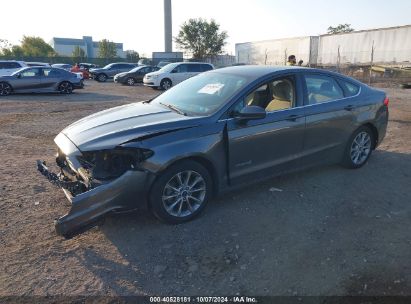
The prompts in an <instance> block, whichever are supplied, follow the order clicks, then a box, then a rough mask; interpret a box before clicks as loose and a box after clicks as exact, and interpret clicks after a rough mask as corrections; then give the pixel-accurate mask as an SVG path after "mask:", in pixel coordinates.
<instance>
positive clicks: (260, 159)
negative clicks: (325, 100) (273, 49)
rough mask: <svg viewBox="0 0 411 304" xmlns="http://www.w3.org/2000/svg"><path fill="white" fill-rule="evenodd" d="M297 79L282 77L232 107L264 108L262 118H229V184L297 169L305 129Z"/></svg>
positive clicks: (261, 86)
mask: <svg viewBox="0 0 411 304" xmlns="http://www.w3.org/2000/svg"><path fill="white" fill-rule="evenodd" d="M297 87H300V85H298V86H297V78H296V77H295V76H284V77H280V78H275V79H273V80H271V81H269V82H267V83H264V84H262V85H260V86H259V87H258V88H255V89H254V90H252V91H251V92H250V93H248V94H247V95H246V96H244V98H242V100H240V102H239V103H238V104H237V105H235V107H234V109H233V110H232V111H233V112H234V116H235V112H236V111H239V110H240V109H241V108H242V107H244V106H247V105H248V106H251V105H252V106H259V107H262V108H265V110H266V112H267V115H266V118H264V119H259V120H249V121H247V122H241V121H238V120H236V119H235V118H232V119H228V121H227V132H228V142H229V144H228V146H229V172H230V181H231V183H232V184H233V185H234V184H238V183H243V182H247V181H250V180H254V179H259V178H264V177H267V176H274V175H278V174H281V173H284V172H288V171H291V170H294V169H295V168H298V166H299V165H300V162H299V160H300V157H301V153H302V149H303V139H304V130H305V117H304V112H303V111H304V109H303V108H302V107H300V106H299V105H301V104H302V94H301V92H300V90H297Z"/></svg>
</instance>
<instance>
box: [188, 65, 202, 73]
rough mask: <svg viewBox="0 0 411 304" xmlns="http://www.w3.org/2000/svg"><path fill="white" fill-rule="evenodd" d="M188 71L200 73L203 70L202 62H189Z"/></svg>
mask: <svg viewBox="0 0 411 304" xmlns="http://www.w3.org/2000/svg"><path fill="white" fill-rule="evenodd" d="M188 72H189V73H200V72H202V69H201V65H200V64H189V65H188Z"/></svg>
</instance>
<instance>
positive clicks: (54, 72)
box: [43, 69, 61, 77]
mask: <svg viewBox="0 0 411 304" xmlns="http://www.w3.org/2000/svg"><path fill="white" fill-rule="evenodd" d="M60 74H61V73H60V71H58V70H55V69H43V75H44V76H45V77H56V76H59V75H60Z"/></svg>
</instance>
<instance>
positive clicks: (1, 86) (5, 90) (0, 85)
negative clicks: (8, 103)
mask: <svg viewBox="0 0 411 304" xmlns="http://www.w3.org/2000/svg"><path fill="white" fill-rule="evenodd" d="M11 91H12V89H11V85H9V84H8V83H7V82H0V96H7V95H10V94H11Z"/></svg>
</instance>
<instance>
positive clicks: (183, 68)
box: [143, 62, 214, 90]
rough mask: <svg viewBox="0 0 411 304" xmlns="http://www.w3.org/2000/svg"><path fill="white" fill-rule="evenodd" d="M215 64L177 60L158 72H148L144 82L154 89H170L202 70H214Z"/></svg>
mask: <svg viewBox="0 0 411 304" xmlns="http://www.w3.org/2000/svg"><path fill="white" fill-rule="evenodd" d="M213 69H214V66H213V65H212V64H209V63H204V62H177V63H170V64H167V65H166V66H164V67H163V68H162V69H160V70H158V71H157V72H152V73H148V74H146V75H145V76H144V79H143V83H144V85H145V86H148V87H152V88H154V89H157V88H161V89H163V90H168V89H169V88H171V87H172V86H173V85H176V84H178V83H180V82H182V81H184V80H186V79H188V78H190V77H193V76H195V75H197V74H200V73H202V72H206V71H210V70H213Z"/></svg>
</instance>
